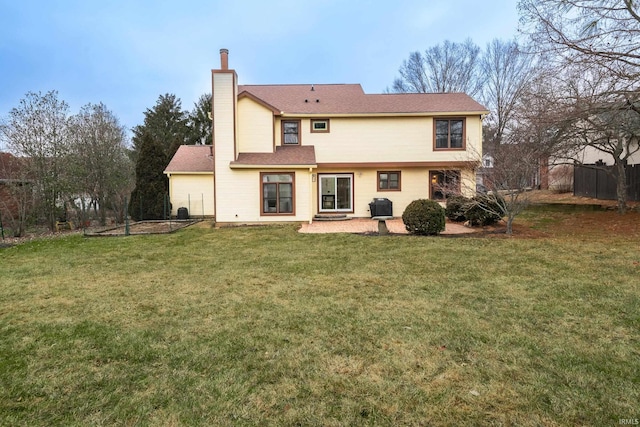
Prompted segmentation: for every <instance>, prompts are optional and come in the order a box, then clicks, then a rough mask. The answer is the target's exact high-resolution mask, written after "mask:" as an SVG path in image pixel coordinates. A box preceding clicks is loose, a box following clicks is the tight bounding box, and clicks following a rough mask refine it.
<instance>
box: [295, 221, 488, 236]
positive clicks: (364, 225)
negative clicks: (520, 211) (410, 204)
mask: <svg viewBox="0 0 640 427" xmlns="http://www.w3.org/2000/svg"><path fill="white" fill-rule="evenodd" d="M386 223H387V228H388V230H389V233H390V234H408V233H407V230H406V228H405V227H404V223H403V222H402V219H401V218H394V219H389V220H387V221H386ZM476 231H477V229H473V228H469V227H465V226H464V225H462V224H456V223H450V222H448V221H447V223H446V224H445V230H444V231H443V232H442V233H440V234H442V235H453V234H469V233H474V232H476ZM298 232H300V233H371V234H374V233H375V234H377V233H378V220H375V219H370V218H353V219H349V220H346V221H313V223H311V224H308V223H305V224H302V227H300V230H298Z"/></svg>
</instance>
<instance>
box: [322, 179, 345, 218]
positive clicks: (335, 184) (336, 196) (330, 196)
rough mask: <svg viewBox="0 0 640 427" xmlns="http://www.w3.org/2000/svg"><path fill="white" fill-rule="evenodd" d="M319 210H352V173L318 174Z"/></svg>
mask: <svg viewBox="0 0 640 427" xmlns="http://www.w3.org/2000/svg"><path fill="white" fill-rule="evenodd" d="M319 178H320V188H319V191H318V195H319V198H320V200H319V201H318V203H319V206H320V212H353V175H352V174H332V175H329V174H319Z"/></svg>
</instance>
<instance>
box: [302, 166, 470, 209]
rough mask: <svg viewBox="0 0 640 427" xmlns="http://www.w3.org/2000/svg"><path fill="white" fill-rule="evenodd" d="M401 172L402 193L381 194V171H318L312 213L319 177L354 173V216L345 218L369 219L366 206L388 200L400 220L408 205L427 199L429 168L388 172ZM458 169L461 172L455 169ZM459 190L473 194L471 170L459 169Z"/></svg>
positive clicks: (316, 197)
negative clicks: (375, 201)
mask: <svg viewBox="0 0 640 427" xmlns="http://www.w3.org/2000/svg"><path fill="white" fill-rule="evenodd" d="M384 170H387V169H384ZM389 170H394V171H400V173H401V190H400V191H380V190H378V182H377V180H378V172H379V171H383V169H372V168H351V169H331V170H318V171H315V172H316V173H317V174H318V177H317V178H316V182H315V183H314V184H315V185H314V186H313V194H312V199H313V203H314V206H313V209H314V214H317V213H318V212H319V204H320V201H319V198H318V191H319V187H320V175H322V174H334V173H335V174H340V173H349V174H350V173H353V191H354V195H353V197H354V202H353V213H349V214H348V216H353V217H369V216H371V212H370V211H369V203H371V201H372V200H373V199H374V198H387V199H389V200H391V201H392V202H393V216H395V217H400V216H402V213H403V212H404V210H405V208H406V207H407V205H408V204H409V203H411V202H412V201H414V200H417V199H428V198H429V187H430V186H429V172H430V169H428V168H405V169H401V168H396V169H389ZM454 170H460V169H454ZM460 174H461V179H462V183H461V191H462V193H463V194H465V195H466V196H473V194H474V193H475V174H474V173H473V171H472V170H460Z"/></svg>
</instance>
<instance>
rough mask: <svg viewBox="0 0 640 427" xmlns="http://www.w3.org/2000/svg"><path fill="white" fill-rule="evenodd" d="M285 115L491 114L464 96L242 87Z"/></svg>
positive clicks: (340, 87)
mask: <svg viewBox="0 0 640 427" xmlns="http://www.w3.org/2000/svg"><path fill="white" fill-rule="evenodd" d="M238 92H239V93H240V95H241V96H242V95H243V92H244V93H245V94H246V93H249V94H251V95H253V96H254V97H256V98H258V99H260V100H262V101H264V103H266V104H267V105H268V106H273V107H275V108H277V109H279V110H280V111H282V112H283V113H285V114H326V115H331V114H375V113H379V114H385V113H390V114H402V113H408V114H416V113H427V114H428V113H457V112H471V113H478V114H485V113H488V111H487V109H486V108H485V107H484V106H482V105H481V104H479V103H478V102H476V101H475V100H473V98H471V97H470V96H469V95H466V94H464V93H402V94H399V93H393V94H391V93H390V94H365V93H364V91H363V90H362V86H360V85H359V84H326V85H325V84H322V85H241V86H239V88H238Z"/></svg>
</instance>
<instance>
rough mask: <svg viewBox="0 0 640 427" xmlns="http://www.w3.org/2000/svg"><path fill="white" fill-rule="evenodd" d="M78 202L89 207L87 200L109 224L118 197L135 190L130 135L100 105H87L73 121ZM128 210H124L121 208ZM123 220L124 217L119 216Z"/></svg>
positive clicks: (73, 147)
mask: <svg viewBox="0 0 640 427" xmlns="http://www.w3.org/2000/svg"><path fill="white" fill-rule="evenodd" d="M71 123H72V125H71V134H72V141H73V144H72V152H73V162H72V163H71V164H73V165H74V166H75V167H74V169H73V173H74V176H75V178H76V179H75V183H76V185H75V189H74V190H75V191H74V193H75V194H74V196H75V197H74V198H78V199H79V200H80V201H81V203H82V210H83V213H84V210H85V208H86V206H84V204H85V202H84V201H85V197H86V196H89V197H90V199H91V204H92V205H93V206H94V209H95V210H96V211H97V212H98V213H99V218H100V223H101V224H102V225H105V224H106V219H107V217H106V215H107V209H108V208H109V207H114V202H116V201H117V199H118V195H121V194H123V193H127V192H128V191H130V190H131V189H132V182H133V166H132V162H131V160H130V159H129V157H128V155H127V148H126V140H127V139H126V131H125V128H124V127H123V126H122V125H120V123H119V121H118V119H117V117H116V116H115V115H114V114H113V113H112V112H111V111H109V110H108V109H107V107H106V106H105V105H104V104H102V103H100V104H87V105H85V106H84V107H82V109H81V110H80V113H79V114H77V115H75V116H73V117H72V118H71ZM120 208H121V209H122V210H124V206H121V207H120ZM119 216H122V215H119Z"/></svg>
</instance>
